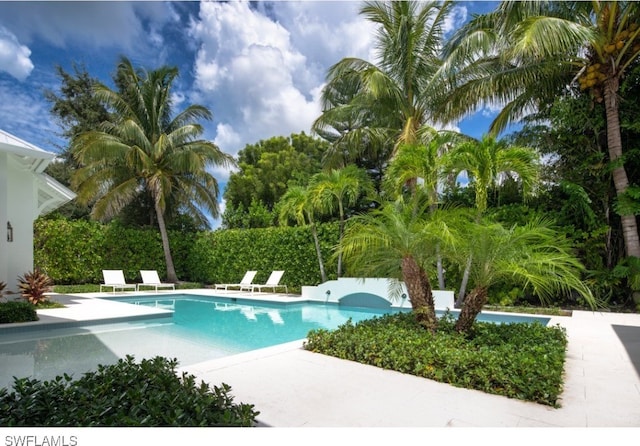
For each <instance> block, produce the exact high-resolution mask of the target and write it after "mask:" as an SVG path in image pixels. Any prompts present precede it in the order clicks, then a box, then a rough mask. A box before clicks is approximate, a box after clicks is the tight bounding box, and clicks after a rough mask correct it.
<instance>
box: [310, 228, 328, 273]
mask: <svg viewBox="0 0 640 446" xmlns="http://www.w3.org/2000/svg"><path fill="white" fill-rule="evenodd" d="M311 234H312V235H313V243H314V245H315V246H316V254H317V255H318V265H319V266H320V278H321V280H322V283H324V282H326V281H327V273H326V272H325V270H324V262H323V261H322V251H320V240H319V239H318V229H317V228H316V224H315V223H314V222H311Z"/></svg>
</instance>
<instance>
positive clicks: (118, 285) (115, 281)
mask: <svg viewBox="0 0 640 446" xmlns="http://www.w3.org/2000/svg"><path fill="white" fill-rule="evenodd" d="M102 277H103V278H104V283H101V284H100V292H102V288H104V287H111V288H113V294H116V290H117V289H121V290H122V291H124V290H126V289H128V288H132V289H133V290H136V289H137V287H136V284H135V283H127V282H126V281H125V280H124V273H123V272H122V270H121V269H103V270H102Z"/></svg>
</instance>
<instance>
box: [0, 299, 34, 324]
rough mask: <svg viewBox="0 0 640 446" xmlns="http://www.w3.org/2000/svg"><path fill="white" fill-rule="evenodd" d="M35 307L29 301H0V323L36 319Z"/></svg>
mask: <svg viewBox="0 0 640 446" xmlns="http://www.w3.org/2000/svg"><path fill="white" fill-rule="evenodd" d="M37 320H38V314H37V313H36V308H35V307H34V306H33V305H31V304H30V303H29V302H20V301H9V302H0V324H8V323H12V322H31V321H37Z"/></svg>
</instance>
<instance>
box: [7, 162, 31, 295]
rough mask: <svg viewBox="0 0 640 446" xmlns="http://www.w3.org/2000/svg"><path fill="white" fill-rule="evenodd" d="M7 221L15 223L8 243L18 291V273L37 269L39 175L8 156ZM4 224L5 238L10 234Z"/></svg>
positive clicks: (11, 277)
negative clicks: (35, 229)
mask: <svg viewBox="0 0 640 446" xmlns="http://www.w3.org/2000/svg"><path fill="white" fill-rule="evenodd" d="M7 164H8V172H7V174H8V175H7V180H8V184H7V191H8V197H7V221H10V222H11V225H12V226H13V242H11V243H7V256H8V262H7V280H6V282H7V285H8V288H9V289H11V290H12V291H17V279H18V276H22V275H24V273H26V272H28V271H31V270H33V220H35V219H36V217H37V216H38V214H37V203H38V198H37V193H38V192H37V184H36V177H35V176H34V175H33V174H32V173H31V172H28V171H25V170H24V169H23V168H22V169H21V168H20V167H21V166H19V165H18V164H17V163H16V162H15V161H13V159H9V160H8V163H7ZM6 228H7V225H6V223H5V224H4V233H5V236H4V239H5V241H6V240H7V237H6Z"/></svg>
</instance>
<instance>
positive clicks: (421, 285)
mask: <svg viewBox="0 0 640 446" xmlns="http://www.w3.org/2000/svg"><path fill="white" fill-rule="evenodd" d="M402 278H403V280H404V283H405V285H406V286H407V291H408V293H409V299H410V300H411V308H412V310H413V312H414V313H415V315H416V319H417V320H418V323H419V324H420V325H422V326H423V327H424V328H426V329H427V330H429V331H430V332H432V333H433V332H435V331H436V328H437V327H438V319H437V318H436V310H435V304H434V301H433V294H432V293H431V283H430V282H429V277H428V276H427V273H426V272H425V271H424V269H422V268H421V267H420V265H418V263H417V262H416V260H415V259H414V258H413V257H411V256H406V257H404V258H403V259H402Z"/></svg>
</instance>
